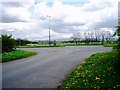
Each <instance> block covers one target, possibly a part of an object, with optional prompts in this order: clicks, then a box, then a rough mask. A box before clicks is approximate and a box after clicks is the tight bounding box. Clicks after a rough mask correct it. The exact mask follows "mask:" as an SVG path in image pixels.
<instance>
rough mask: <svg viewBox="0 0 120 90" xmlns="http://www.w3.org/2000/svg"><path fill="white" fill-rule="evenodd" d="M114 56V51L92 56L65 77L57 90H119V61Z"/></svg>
mask: <svg viewBox="0 0 120 90" xmlns="http://www.w3.org/2000/svg"><path fill="white" fill-rule="evenodd" d="M116 55H117V53H116V52H115V51H109V52H103V53H97V54H94V55H92V56H91V57H89V58H87V59H86V60H85V61H84V62H83V63H82V64H80V65H79V66H78V67H77V68H76V69H75V70H74V71H73V72H71V73H70V74H69V75H68V76H67V78H66V80H64V81H63V83H62V85H60V86H59V89H60V90H67V89H68V90H69V89H71V90H73V89H87V90H88V89H91V90H92V89H97V90H98V89H101V90H104V89H110V90H111V89H114V88H117V90H120V66H119V65H120V61H119V60H117V56H116Z"/></svg>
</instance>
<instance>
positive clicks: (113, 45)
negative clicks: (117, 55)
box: [103, 44, 117, 47]
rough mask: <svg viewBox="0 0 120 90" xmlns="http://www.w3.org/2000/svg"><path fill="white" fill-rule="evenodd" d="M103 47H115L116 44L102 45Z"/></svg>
mask: <svg viewBox="0 0 120 90" xmlns="http://www.w3.org/2000/svg"><path fill="white" fill-rule="evenodd" d="M103 46H104V47H115V46H117V44H104V45H103Z"/></svg>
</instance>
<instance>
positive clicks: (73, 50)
mask: <svg viewBox="0 0 120 90" xmlns="http://www.w3.org/2000/svg"><path fill="white" fill-rule="evenodd" d="M111 49H112V48H110V47H102V46H86V47H85V46H81V47H80V46H76V47H53V48H24V50H33V51H37V52H38V54H37V55H35V56H31V57H28V58H25V59H20V60H16V61H12V62H7V63H3V64H2V87H3V88H56V87H57V86H58V85H59V84H60V83H61V82H62V81H63V80H64V79H65V77H66V76H67V74H68V73H69V72H71V71H72V70H73V69H74V68H75V67H76V66H77V65H78V64H80V63H81V62H82V61H83V60H84V59H85V58H87V57H89V56H90V55H92V54H93V53H96V52H103V51H108V50H111Z"/></svg>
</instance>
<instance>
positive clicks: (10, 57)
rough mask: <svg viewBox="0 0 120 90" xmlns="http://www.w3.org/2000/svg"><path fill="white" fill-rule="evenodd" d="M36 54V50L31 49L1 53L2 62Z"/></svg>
mask: <svg viewBox="0 0 120 90" xmlns="http://www.w3.org/2000/svg"><path fill="white" fill-rule="evenodd" d="M35 54H37V53H36V52H33V51H28V50H15V51H11V52H7V53H3V54H1V55H2V62H8V61H12V60H16V59H21V58H25V57H28V56H32V55H35Z"/></svg>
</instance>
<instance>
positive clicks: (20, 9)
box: [1, 0, 118, 40]
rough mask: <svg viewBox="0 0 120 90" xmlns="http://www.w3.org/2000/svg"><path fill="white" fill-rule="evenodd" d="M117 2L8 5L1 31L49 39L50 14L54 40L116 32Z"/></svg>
mask: <svg viewBox="0 0 120 90" xmlns="http://www.w3.org/2000/svg"><path fill="white" fill-rule="evenodd" d="M117 3H118V0H89V3H85V4H84V5H80V6H74V5H70V4H64V3H62V2H61V1H60V0H55V1H53V4H52V6H49V5H48V1H47V0H46V1H42V2H40V3H37V4H34V0H31V2H30V3H28V2H26V3H20V2H18V3H17V4H15V3H14V4H13V3H12V2H11V3H6V4H4V5H3V7H4V8H3V17H2V19H3V23H2V28H1V29H2V31H3V30H4V33H9V32H10V33H11V34H13V35H14V37H16V38H18V37H19V38H20V37H21V38H27V39H30V40H39V39H48V26H49V19H48V18H47V15H50V16H51V18H50V26H51V36H52V38H54V39H55V38H68V37H70V36H71V35H72V33H73V32H78V31H81V32H82V31H87V30H101V29H102V28H108V30H110V31H112V30H114V29H113V27H114V26H116V25H117V19H118V17H117V15H118V7H117ZM16 5H17V6H16ZM19 35H20V36H19Z"/></svg>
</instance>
